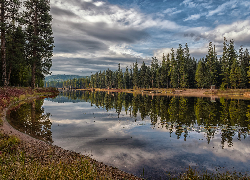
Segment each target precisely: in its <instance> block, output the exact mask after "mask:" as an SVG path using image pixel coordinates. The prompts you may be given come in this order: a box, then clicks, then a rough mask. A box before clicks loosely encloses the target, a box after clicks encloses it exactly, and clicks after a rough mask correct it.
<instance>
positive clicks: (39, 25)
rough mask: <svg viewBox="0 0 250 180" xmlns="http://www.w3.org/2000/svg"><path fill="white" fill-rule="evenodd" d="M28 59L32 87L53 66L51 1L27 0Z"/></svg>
mask: <svg viewBox="0 0 250 180" xmlns="http://www.w3.org/2000/svg"><path fill="white" fill-rule="evenodd" d="M24 5H25V8H26V11H25V23H26V29H25V30H26V34H27V53H28V54H27V57H28V60H29V63H30V64H31V67H32V80H31V87H32V88H35V84H36V83H37V84H39V83H40V82H39V81H40V80H42V79H43V78H44V75H46V74H49V73H50V72H49V71H50V67H51V66H52V59H51V58H52V51H53V43H54V40H53V37H52V28H51V21H52V16H51V15H50V14H49V12H50V4H49V0H27V1H26V2H25V3H24Z"/></svg>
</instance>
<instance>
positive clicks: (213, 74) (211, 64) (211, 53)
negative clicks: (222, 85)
mask: <svg viewBox="0 0 250 180" xmlns="http://www.w3.org/2000/svg"><path fill="white" fill-rule="evenodd" d="M216 61H217V56H216V52H215V46H214V47H213V44H212V42H210V43H209V47H208V55H207V56H206V77H207V78H206V82H207V87H210V86H211V85H216V84H217V82H218V80H217V78H218V73H217V68H216Z"/></svg>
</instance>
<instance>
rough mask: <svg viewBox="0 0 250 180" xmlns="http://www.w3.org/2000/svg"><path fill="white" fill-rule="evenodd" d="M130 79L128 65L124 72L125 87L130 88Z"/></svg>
mask: <svg viewBox="0 0 250 180" xmlns="http://www.w3.org/2000/svg"><path fill="white" fill-rule="evenodd" d="M129 81H130V78H129V72H128V66H127V67H126V70H125V72H124V85H125V89H129V88H130V87H129Z"/></svg>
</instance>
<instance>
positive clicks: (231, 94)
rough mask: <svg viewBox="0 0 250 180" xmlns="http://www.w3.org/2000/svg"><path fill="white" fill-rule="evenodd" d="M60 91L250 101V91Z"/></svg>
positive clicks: (157, 89) (154, 89)
mask: <svg viewBox="0 0 250 180" xmlns="http://www.w3.org/2000/svg"><path fill="white" fill-rule="evenodd" d="M58 90H59V91H68V90H73V91H91V92H94V91H104V92H108V93H112V92H124V93H132V94H141V95H147V96H152V97H153V96H174V97H175V96H182V97H200V98H203V97H204V98H212V99H216V98H226V99H244V100H250V89H225V90H221V89H186V88H168V89H166V88H150V89H142V88H140V89H114V88H112V89H101V88H87V89H63V88H58Z"/></svg>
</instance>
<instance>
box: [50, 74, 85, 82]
mask: <svg viewBox="0 0 250 180" xmlns="http://www.w3.org/2000/svg"><path fill="white" fill-rule="evenodd" d="M83 77H84V78H86V76H78V75H65V74H64V75H63V74H58V75H51V76H47V77H45V81H47V82H48V81H60V82H61V81H67V80H69V79H74V78H75V79H80V78H83Z"/></svg>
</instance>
